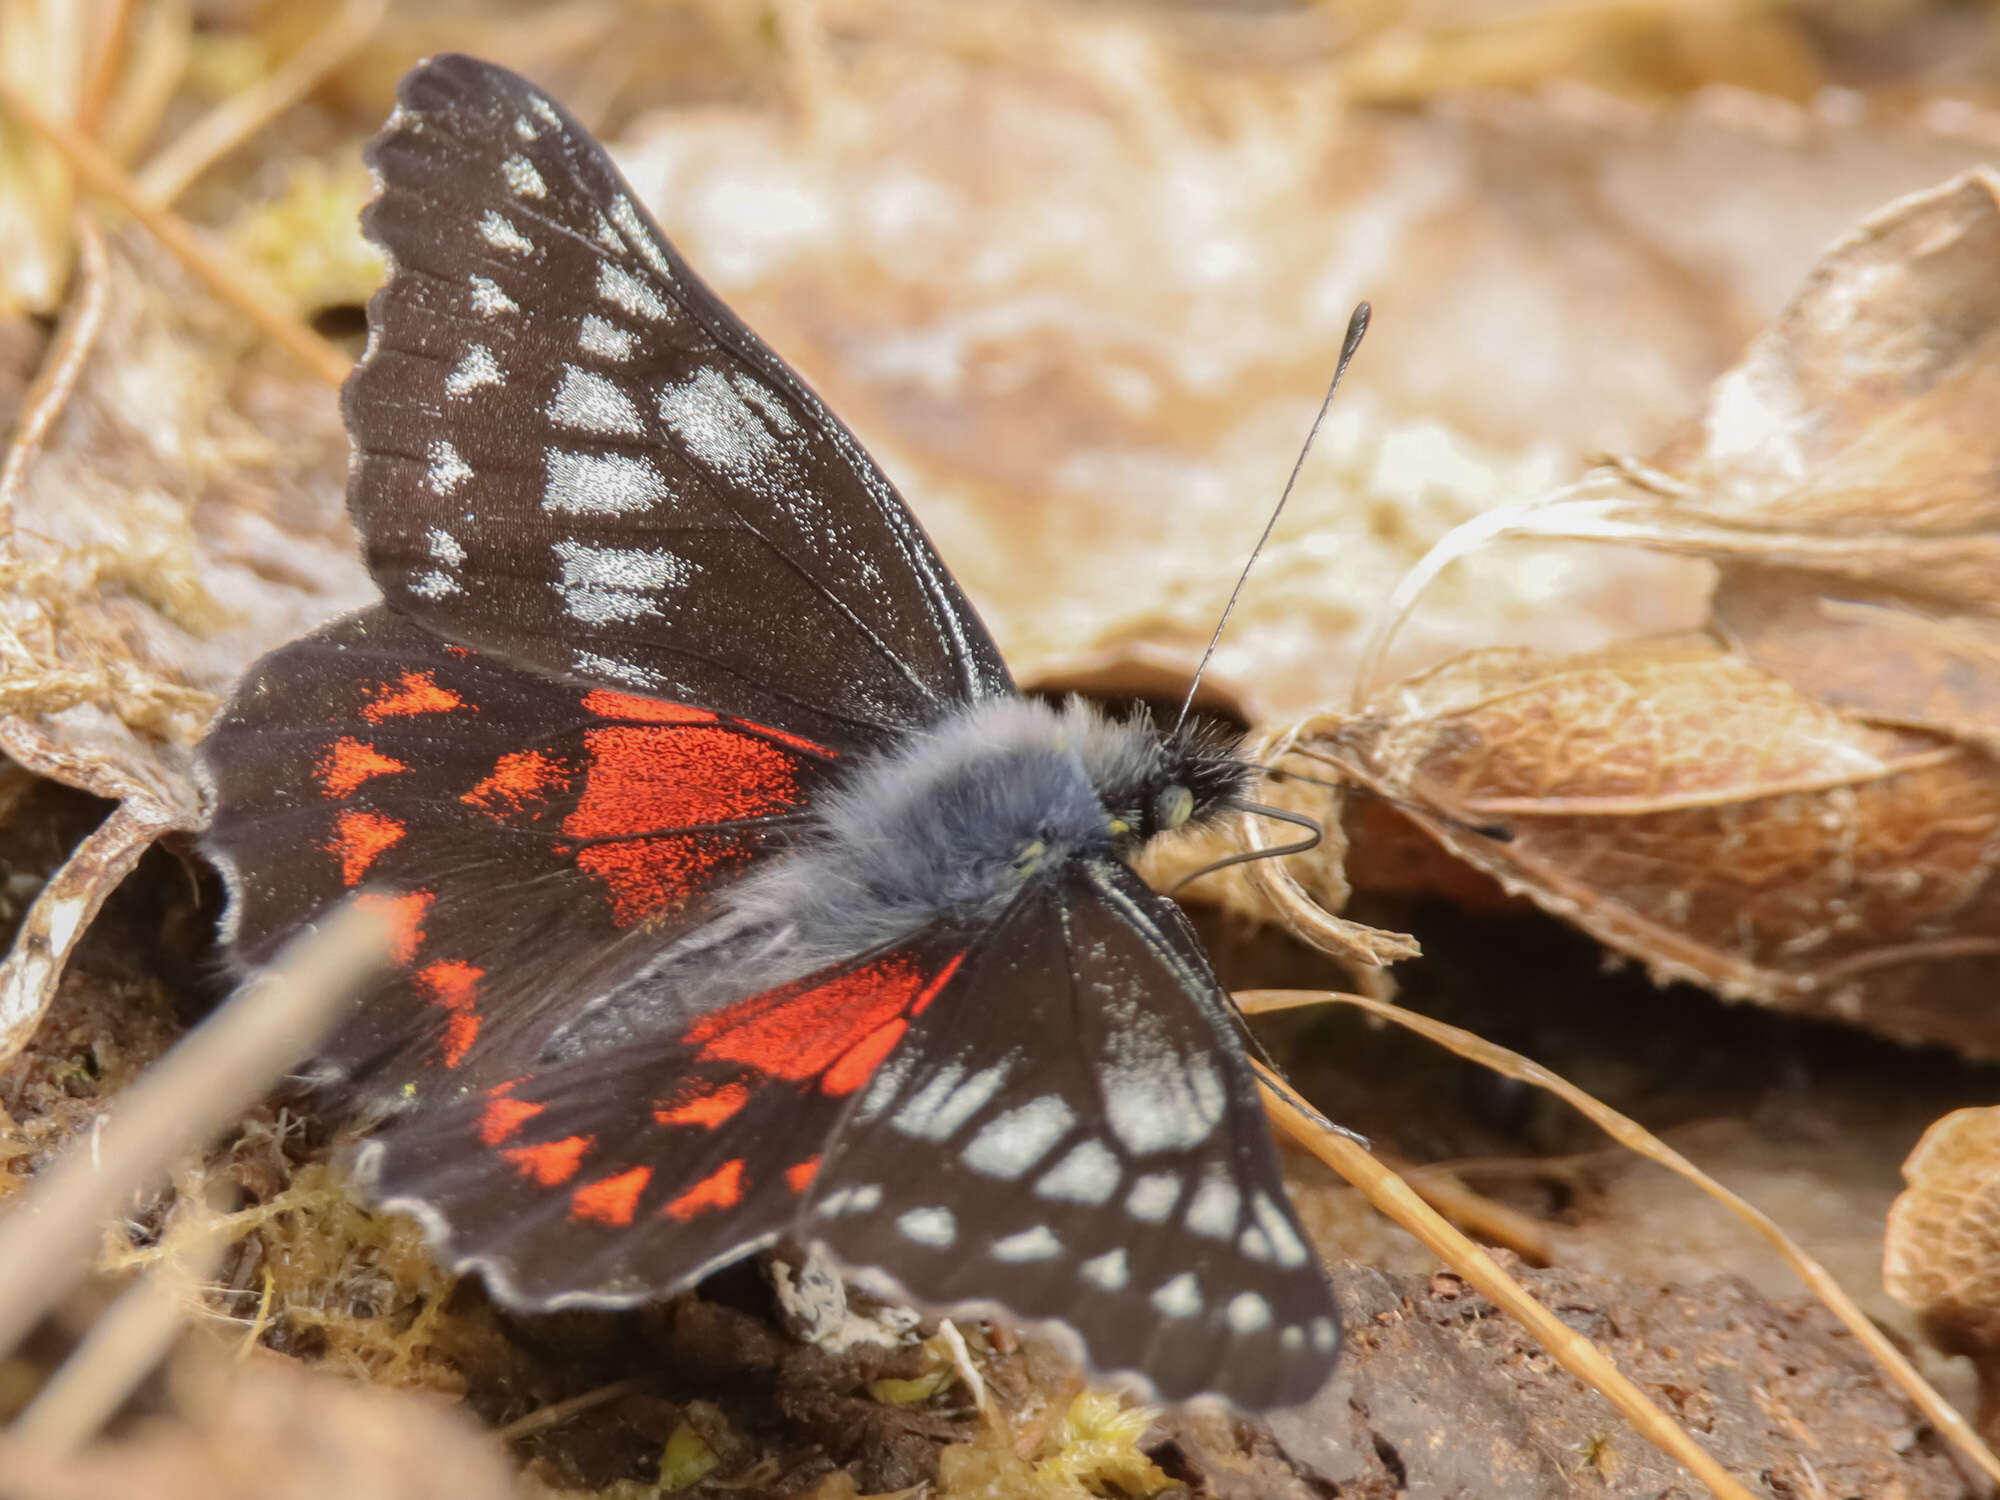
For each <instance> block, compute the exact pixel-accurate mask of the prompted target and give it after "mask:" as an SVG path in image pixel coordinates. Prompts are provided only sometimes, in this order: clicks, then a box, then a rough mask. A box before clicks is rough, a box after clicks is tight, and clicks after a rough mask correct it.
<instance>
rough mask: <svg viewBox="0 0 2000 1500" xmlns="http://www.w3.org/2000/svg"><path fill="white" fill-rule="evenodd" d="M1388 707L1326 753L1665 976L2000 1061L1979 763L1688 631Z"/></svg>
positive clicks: (1487, 864)
mask: <svg viewBox="0 0 2000 1500" xmlns="http://www.w3.org/2000/svg"><path fill="white" fill-rule="evenodd" d="M1378 702H1379V704H1380V708H1379V710H1378V712H1377V713H1375V714H1372V715H1367V716H1363V717H1360V718H1357V719H1353V720H1349V721H1345V722H1340V723H1331V722H1329V723H1328V724H1327V725H1326V726H1325V729H1324V732H1323V734H1322V735H1321V736H1320V737H1319V739H1318V740H1317V743H1318V745H1319V747H1320V748H1322V749H1323V750H1325V751H1326V752H1327V753H1329V754H1331V755H1333V756H1335V757H1336V758H1337V759H1338V761H1339V763H1340V764H1341V766H1342V767H1343V768H1344V769H1346V770H1347V771H1348V772H1350V773H1351V774H1352V775H1354V776H1355V777H1357V778H1358V779H1359V780H1361V781H1362V782H1363V783H1364V784H1366V785H1368V786H1370V787H1372V788H1374V789H1375V790H1377V791H1379V792H1382V793H1384V794H1386V795H1389V796H1393V797H1397V798H1402V799H1406V800H1408V801H1410V802H1413V803H1415V804H1417V806H1418V808H1419V809H1432V810H1435V812H1434V813H1433V812H1426V811H1422V810H1419V811H1416V812H1413V814H1412V816H1414V817H1416V818H1417V819H1418V820H1419V821H1420V822H1421V823H1422V824H1423V825H1424V826H1425V827H1426V828H1427V829H1428V830H1429V832H1430V833H1431V835H1432V836H1433V837H1434V838H1436V839H1438V840H1439V841H1441V842H1442V843H1444V844H1445V845H1446V846H1447V847H1448V848H1450V849H1451V850H1452V851H1453V852H1454V853H1456V854H1457V855H1458V856H1459V857H1460V858H1461V859H1463V860H1465V861H1467V862H1468V863H1470V864H1473V865H1475V866H1476V867H1478V868H1479V869H1481V870H1483V871H1485V872H1486V873H1488V874H1489V875H1492V876H1493V877H1494V878H1495V879H1497V880H1499V881H1500V882H1501V883H1502V884H1503V885H1505V886H1506V887H1507V888H1508V889H1509V890H1511V891H1515V892H1520V893H1525V894H1527V895H1529V896H1531V897H1532V898H1533V899H1534V900H1536V901H1537V902H1538V903H1540V904H1541V905H1542V906H1544V907H1546V908H1547V909H1549V910H1551V911H1553V912H1555V913H1557V914H1558V915H1561V916H1564V917H1566V918H1568V919H1569V920H1571V921H1573V922H1575V923H1576V924H1577V925H1578V926H1580V927H1582V928H1584V929H1585V930H1586V931H1588V932H1590V933H1592V934H1593V935H1594V936H1596V937H1597V938H1598V939H1599V940H1601V941H1603V942H1605V943H1607V944H1609V945H1610V946H1612V947H1613V948H1616V949H1618V950H1620V951H1622V952H1625V953H1628V954H1631V955H1633V956H1634V957H1636V958H1639V959H1641V960H1642V961H1644V962H1645V963H1646V964H1647V965H1648V967H1649V968H1650V969H1651V971H1652V972H1653V973H1654V975H1655V976H1656V977H1658V978H1660V979H1669V978H1680V979H1692V980H1694V981H1695V982H1697V983H1700V984H1704V985H1707V986H1708V987H1710V988H1712V989H1715V990H1717V991H1719V992H1721V993H1723V994H1726V995H1730V996H1732V997H1738V998H1750V999H1755V1000H1758V1001H1761V1002H1763V1003H1765V1004H1769V1005H1777V1006H1781V1007H1783V1008H1785V1009H1790V1010H1800V1011H1806V1012H1809V1013H1814V1014H1823V1015H1831V1016H1836V1017H1839V1018H1842V1019H1845V1020H1849V1021H1854V1022H1858V1023H1861V1024H1865V1025H1868V1026H1871V1027H1873V1028H1875V1029H1877V1030H1880V1031H1883V1032H1886V1033H1888V1034H1890V1035H1893V1036H1900V1037H1905V1038H1909V1039H1912V1040H1932V1041H1947V1042H1950V1043H1952V1044H1954V1045H1956V1046H1958V1047H1960V1048H1962V1049H1964V1050H1966V1051H1968V1052H1974V1053H1980V1054H1986V1055H1993V1054H2000V1017H1996V1016H1995V1015H1994V1014H1993V1013H1992V1010H1991V1007H1990V1006H1989V1005H1986V1004H1984V1003H1981V1002H1980V999H1979V997H1981V996H1984V995H1987V994H1990V992H1991V989H1990V987H1991V985H1992V984H1993V983H1994V982H1995V980H1996V978H1997V977H2000V939H1997V938H1996V937H1995V934H1996V933H2000V878H1996V873H1995V871H1996V860H2000V777H1996V776H1995V774H1994V772H1993V769H1992V766H1991V764H1990V762H1988V760H1987V759H1986V757H1985V756H1984V755H1983V754H1982V753H1979V752H1977V751H1974V750H1971V749H1968V748H1966V747H1964V746H1962V745H1958V744H1955V743H1954V742H1952V741H1950V740H1947V739H1944V738H1942V737H1940V736H1936V735H1930V734H1923V733H1919V732H1914V731H1909V730H1903V729H1894V728H1885V727H1880V726H1873V725H1868V724H1864V723H1860V722H1857V721H1855V720H1853V719H1850V718H1848V717H1847V716H1845V715H1843V714H1841V713H1840V712H1839V711H1838V710H1836V709H1833V708H1830V707H1828V706H1826V705H1824V704H1821V703H1819V702H1817V701H1815V700H1813V699H1812V698H1809V697H1807V696H1806V695H1804V694H1802V693H1800V692H1799V691H1798V690H1797V689H1796V688H1794V687H1792V686H1791V685H1790V684H1789V683H1787V682H1786V681H1785V680H1784V679H1782V678H1780V677H1777V676H1775V675H1773V674H1772V673H1769V672H1766V671H1764V670H1763V669H1762V668H1759V667H1757V666H1754V665H1752V664H1750V663H1748V662H1745V661H1744V660H1742V659H1741V658H1740V657H1737V656H1734V655H1732V654H1731V653H1729V652H1728V651H1727V650H1726V649H1724V648H1723V647H1721V646H1719V645H1717V644H1715V643H1714V642H1712V641H1709V640H1707V639H1705V638H1701V637H1684V638H1679V639H1673V640H1658V641H1646V642H1636V643H1633V644H1631V645H1629V646H1626V647H1624V648H1620V649H1616V650H1611V651H1606V652H1602V653H1597V654H1594V655H1590V656H1584V657H1577V658H1571V659H1568V660H1558V661H1551V660H1547V659H1545V658H1541V657H1537V656H1535V655H1533V654H1531V653H1525V652H1512V651H1495V652H1485V653H1478V654H1475V655H1473V656H1470V657H1464V658H1461V659H1459V660H1458V661H1456V662H1453V663H1451V664H1449V665H1447V666H1445V667H1442V668H1439V669H1438V670H1436V671H1434V672H1431V673H1428V674H1425V675H1423V676H1421V677H1418V678H1416V679H1413V680H1411V681H1409V682H1407V683H1404V684H1401V685H1399V686H1398V687H1397V688H1395V689H1393V690H1391V691H1390V692H1389V693H1387V694H1384V695H1382V697H1381V698H1380V699H1379V700H1378ZM1440 814H1441V815H1442V816H1439V815H1440ZM1447 819H1459V820H1465V821H1470V822H1472V823H1475V824H1486V823H1497V824H1502V825H1504V826H1505V827H1506V828H1508V829H1509V830H1511V831H1512V834H1513V838H1512V840H1511V841H1509V842H1501V841H1498V840H1495V839H1491V838H1485V837H1481V836H1480V835H1479V834H1477V833H1475V832H1472V831H1470V830H1468V829H1467V828H1465V827H1463V826H1459V825H1456V824H1454V823H1452V822H1449V821H1447Z"/></svg>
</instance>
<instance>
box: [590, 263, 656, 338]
mask: <svg viewBox="0 0 2000 1500" xmlns="http://www.w3.org/2000/svg"><path fill="white" fill-rule="evenodd" d="M597 295H598V296H600V297H602V298H603V299H604V300H605V301H606V302H609V303H611V304H612V305H613V306H614V307H622V308H624V309H625V311H626V312H628V313H630V314H632V316H633V317H635V318H651V319H652V320H653V321H654V322H656V323H664V322H666V321H668V320H669V319H670V318H672V317H673V315H674V310H673V309H672V308H671V307H669V306H668V305H667V302H666V300H665V299H664V298H663V297H661V296H660V294H659V293H658V292H656V291H654V290H653V289H652V288H651V287H649V286H647V285H646V283H645V282H643V281H641V280H640V279H639V278H638V277H636V276H634V275H633V274H632V273H631V272H630V271H628V270H626V269H625V268H624V267H623V266H614V265H613V264H612V263H611V262H610V261H608V260H601V261H599V262H598V263H597Z"/></svg>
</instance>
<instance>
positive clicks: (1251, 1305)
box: [1225, 1292, 1271, 1333]
mask: <svg viewBox="0 0 2000 1500" xmlns="http://www.w3.org/2000/svg"><path fill="white" fill-rule="evenodd" d="M1225 1316H1227V1317H1228V1319H1229V1326H1230V1327H1231V1328H1233V1329H1235V1330H1236V1331H1237V1332H1238V1333H1257V1332H1259V1331H1261V1330H1263V1329H1266V1328H1269V1327H1270V1326H1271V1304H1270V1303H1268V1302H1266V1301H1265V1300H1264V1299H1263V1298H1262V1297H1260V1296H1258V1295H1257V1294H1256V1293H1255V1292H1238V1293H1237V1294H1236V1295H1235V1296H1234V1297H1231V1298H1230V1299H1229V1307H1228V1309H1227V1312H1226V1313H1225Z"/></svg>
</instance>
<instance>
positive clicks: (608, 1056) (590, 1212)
mask: <svg viewBox="0 0 2000 1500" xmlns="http://www.w3.org/2000/svg"><path fill="white" fill-rule="evenodd" d="M961 951H962V945H961V943H960V942H959V941H957V940H955V939H953V938H952V937H951V936H950V935H948V934H936V935H933V936H931V937H929V938H922V939H918V940H915V941H912V942H910V943H908V944H905V945H901V946H898V947H895V948H892V949H889V950H886V951H882V952H878V953H873V954H869V955H867V956H865V957H862V958H859V959H855V960H852V961H849V962H847V963H843V964H839V965H836V966H834V967H832V968H830V969H828V970H825V971H823V972H821V973H818V974H815V975H812V976H810V977H809V978H806V979H803V980H800V981H797V982H796V983H792V984H788V985H784V986H782V987H780V988H778V989H775V990H770V991H767V992H764V993H761V994H757V995H752V996H750V997H748V998H747V999H744V1000H740V1001H737V1002H735V1003H733V1004H731V1005H728V1006H725V1007H722V1008H721V1009H718V1010H716V1011H713V1012H711V1013H710V1014H708V1015H705V1016H702V1017H701V1018H699V1019H698V1020H696V1021H694V1022H693V1023H692V1024H691V1025H689V1026H687V1027H686V1028H685V1029H684V1030H682V1031H680V1032H678V1033H677V1034H675V1035H672V1036H655V1037H650V1038H645V1039H642V1040H640V1041H638V1042H635V1043H634V1044H632V1045H629V1046H626V1047H621V1048H613V1049H608V1050H604V1051H599V1052H593V1053H590V1054H587V1055H586V1056H584V1057H582V1058H579V1059H577V1060H575V1061H571V1062H566V1063H562V1064H559V1065H556V1066H553V1067H547V1068H537V1069H533V1070H531V1071H530V1072H529V1073H527V1074H526V1075H525V1076H522V1077H519V1078H514V1079H506V1080H502V1081H500V1082H499V1083H497V1084H493V1085H489V1086H488V1087H487V1088H485V1089H484V1090H482V1091H481V1092H479V1093H478V1094H476V1095H463V1096H459V1097H456V1098H453V1099H448V1100H444V1101H442V1102H440V1103H439V1104H438V1105H437V1106H436V1107H434V1108H427V1109H420V1110H418V1111H416V1112H414V1113H412V1114H411V1115H409V1116H407V1117H406V1118H403V1119H400V1120H397V1121H395V1122H393V1123H392V1124H391V1125H390V1127H389V1128H388V1130H387V1131H386V1133H385V1134H384V1135H383V1137H382V1138H381V1139H380V1140H378V1141H375V1142H372V1143H370V1145H369V1146H368V1147H366V1148H365V1149H364V1152H363V1156H362V1159H361V1176H362V1178H363V1181H364V1182H365V1183H366V1184H367V1185H368V1186H369V1187H370V1189H371V1191H372V1192H373V1193H374V1194H375V1195H376V1196H377V1197H378V1198H379V1199H380V1200H381V1201H383V1202H384V1203H385V1204H387V1205H388V1206H390V1207H392V1208H401V1209H406V1210H409V1211H410V1212H413V1213H415V1214H416V1215H417V1216H418V1217H419V1218H421V1219H422V1220H423V1221H424V1223H425V1225H426V1226H427V1228H428V1229H429V1230H430V1232H431V1235H432V1238H433V1240H434V1241H435V1242H436V1243H438V1244H439V1245H440V1246H441V1248H442V1250H443V1254H444V1256H445V1258H446V1259H447V1260H448V1261H449V1263H450V1264H452V1265H453V1266H454V1267H456V1268H458V1269H460V1270H470V1269H475V1268H476V1269H478V1270H481V1271H483V1272H485V1273H486V1275H487V1276H488V1278H489V1280H490V1282H491V1284H492V1285H493V1287H494V1289H495V1290H496V1291H497V1292H498V1293H499V1295H501V1296H502V1297H504V1298H505V1299H507V1300H508V1301H510V1302H513V1303H515V1304H517V1305H522V1306H529V1307H538V1308H548V1307H574V1306H600V1307H602V1306H618V1305H623V1304H627V1303H632V1302H637V1301H642V1300H645V1299H648V1298H651V1297H658V1296H663V1295H666V1294H668V1293H671V1292H674V1291H677V1290H679V1289H681V1288H683V1287H685V1286H688V1285H690V1284H691V1283H693V1282H694V1281H695V1280H696V1279H698V1278H699V1277H701V1276H703V1275H705V1274H706V1273H707V1272H709V1271H711V1270H714V1269H715V1268H717V1267H718V1266H721V1265H723V1264H726V1263H727V1262H729V1261H731V1260H734V1259H736V1258H737V1257H738V1256H740V1255H743V1254H746V1253H748V1252H749V1251H751V1250H753V1249H756V1248H757V1247H759V1246H761V1245H765V1244H768V1243H770V1242H771V1241H772V1240H774V1239H776V1238H777V1237H778V1236H779V1235H781V1234H784V1233H787V1232H789V1231H791V1230H793V1229H794V1228H795V1227H796V1226H797V1222H798V1217H799V1211H800V1207H801V1205H802V1204H803V1202H804V1201H805V1198H806V1195H807V1194H808V1192H809V1191H810V1188H811V1185H812V1182H813V1178H814V1176H815V1174H816V1172H817V1171H818V1168H819V1164H820V1159H821V1153H822V1151H823V1149H824V1147H825V1144H826V1141H827V1139H828V1138H829V1136H831V1135H832V1134H833V1133H834V1132H835V1130H836V1129H837V1127H838V1124H839V1121H840V1119H841V1117H842V1115H843V1114H844V1113H845V1112H846V1110H847V1108H848V1106H849V1105H850V1104H851V1102H852V1100H853V1096H854V1094H855V1093H856V1091H857V1090H859V1089H860V1088H861V1087H862V1086H863V1085H864V1084H865V1083H866V1082H867V1080H868V1078H869V1076H870V1074H871V1072H872V1070H873V1069H874V1068H875V1066H876V1065H877V1064H878V1063H879V1062H880V1061H881V1059H882V1057H883V1056H884V1055H885V1054H886V1053H887V1052H888V1051H889V1050H890V1049H891V1048H893V1047H894V1046H895V1044H896V1042H897V1040H898V1039H899V1038H900V1037H901V1036H902V1035H903V1033H904V1031H905V1030H906V1029H907V1027H908V1026H909V1025H910V1023H911V1022H912V1021H913V1020H914V1019H916V1018H917V1017H919V1016H921V1015H922V1014H923V1012H924V1011H925V1009H926V1008H927V1007H928V1006H929V1004H930V1003H931V1001H932V999H933V998H934V997H935V996H936V995H937V993H938V990H939V988H940V986H941V985H942V984H943V983H945V982H946V981H947V980H948V979H949V977H950V976H951V974H952V972H953V971H954V969H955V968H956V966H957V963H958V959H959V956H960V953H961Z"/></svg>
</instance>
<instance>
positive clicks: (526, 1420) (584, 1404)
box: [497, 1375, 649, 1443]
mask: <svg viewBox="0 0 2000 1500" xmlns="http://www.w3.org/2000/svg"><path fill="white" fill-rule="evenodd" d="M648 1384H649V1382H648V1381H647V1380H646V1379H645V1378H644V1377H642V1376H638V1375H634V1376H631V1377H629V1378H627V1379H625V1380H614V1381H612V1382H611V1383H610V1384H609V1385H600V1386H598V1387H597V1388H596V1389H595V1390H589V1391H585V1392H584V1393H583V1394H582V1395H580V1396H571V1397H570V1398H569V1399H568V1400H567V1401H551V1402H550V1403H549V1404H548V1405H547V1406H538V1407H536V1408H535V1409H534V1410H533V1411H531V1412H529V1413H528V1414H527V1415H526V1416H525V1417H517V1418H515V1419H514V1420H513V1421H511V1422H509V1423H508V1424H507V1425H506V1426H505V1427H502V1428H501V1429H500V1430H499V1432H498V1434H497V1436H498V1437H499V1439H500V1441H501V1442H503V1443H513V1442H518V1441H520V1440H521V1439H522V1438H524V1437H533V1436H534V1435H535V1434H536V1433H538V1432H544V1431H546V1430H547V1429H549V1428H551V1427H555V1426H559V1425H560V1424H562V1423H564V1422H567V1421H568V1420H569V1419H570V1418H571V1417H573V1416H575V1415H576V1414H577V1413H578V1412H582V1411H589V1410H590V1409H591V1408H592V1407H594V1406H602V1405H604V1403H605V1402H607V1401H616V1400H617V1399H618V1398H619V1397H620V1396H629V1395H631V1394H632V1393H633V1392H634V1391H643V1390H644V1389H645V1388H646V1386H647V1385H648Z"/></svg>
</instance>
